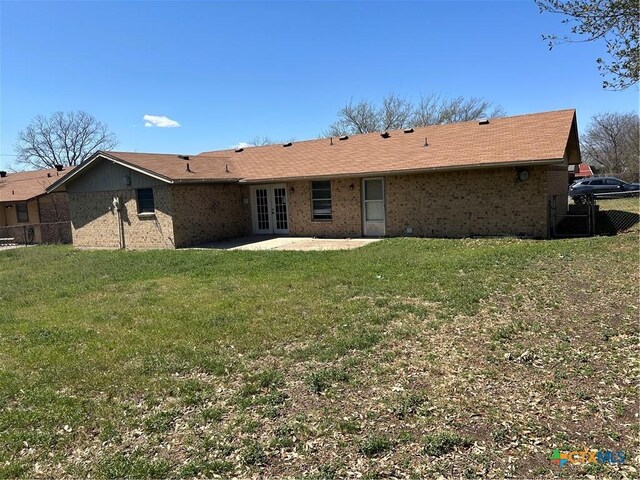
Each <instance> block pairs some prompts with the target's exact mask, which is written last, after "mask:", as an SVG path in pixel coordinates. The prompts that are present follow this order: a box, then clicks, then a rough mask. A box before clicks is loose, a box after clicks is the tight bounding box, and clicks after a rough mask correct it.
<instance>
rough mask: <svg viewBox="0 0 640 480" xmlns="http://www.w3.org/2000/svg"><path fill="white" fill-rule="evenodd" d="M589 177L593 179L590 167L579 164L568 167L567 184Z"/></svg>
mask: <svg viewBox="0 0 640 480" xmlns="http://www.w3.org/2000/svg"><path fill="white" fill-rule="evenodd" d="M589 177H593V170H591V166H590V165H587V164H586V163H580V164H579V165H570V166H569V184H572V183H573V182H575V181H578V180H581V179H583V178H589Z"/></svg>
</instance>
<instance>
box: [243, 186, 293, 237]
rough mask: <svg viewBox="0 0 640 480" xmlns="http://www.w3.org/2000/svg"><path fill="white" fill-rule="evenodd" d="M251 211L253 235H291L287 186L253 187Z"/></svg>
mask: <svg viewBox="0 0 640 480" xmlns="http://www.w3.org/2000/svg"><path fill="white" fill-rule="evenodd" d="M251 210H252V216H253V233H256V234H259V235H265V234H266V235H269V234H279V235H281V234H287V233H289V211H288V204H287V186H286V185H284V184H278V185H260V186H256V187H251Z"/></svg>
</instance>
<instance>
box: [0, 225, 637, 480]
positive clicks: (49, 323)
mask: <svg viewBox="0 0 640 480" xmlns="http://www.w3.org/2000/svg"><path fill="white" fill-rule="evenodd" d="M638 280H639V278H638V239H637V231H634V232H628V233H625V234H623V235H619V236H616V237H600V238H591V239H576V240H562V241H522V240H516V239H500V240H428V239H427V240H420V239H398V240H385V241H383V242H379V243H377V244H374V245H371V246H367V247H365V248H361V249H358V250H353V251H347V252H210V251H201V252H78V251H74V250H73V249H71V248H68V247H43V248H30V249H21V250H12V251H7V252H3V253H1V254H0V304H1V305H2V309H1V310H0V477H64V476H71V477H80V476H87V475H91V476H97V477H110V478H121V477H136V478H137V477H155V478H162V477H185V478H186V477H189V478H190V477H207V478H211V477H218V478H220V477H222V478H227V477H234V476H235V477H242V478H246V477H255V476H264V477H301V476H309V477H313V478H344V477H359V478H360V477H363V478H376V477H391V476H392V477H414V478H421V477H438V476H443V477H471V478H473V477H505V476H507V477H516V478H532V477H545V476H547V477H554V476H562V477H573V476H576V477H582V476H584V475H587V476H589V477H591V478H596V477H602V476H606V477H613V478H616V477H619V478H627V477H628V478H634V477H636V478H637V476H638V474H637V468H638V441H637V439H638V433H639V432H638V401H637V400H638V392H637V378H638V374H639V373H640V371H639V365H638V306H639V305H638V303H639V302H638ZM585 447H587V448H594V449H609V450H615V451H618V450H624V451H625V452H626V462H625V463H624V464H623V465H595V464H589V465H585V466H573V465H568V466H565V467H562V468H560V467H559V466H557V465H553V464H552V463H551V462H550V460H549V457H550V456H551V453H552V451H553V450H554V449H555V448H558V449H561V450H582V449H584V448H585Z"/></svg>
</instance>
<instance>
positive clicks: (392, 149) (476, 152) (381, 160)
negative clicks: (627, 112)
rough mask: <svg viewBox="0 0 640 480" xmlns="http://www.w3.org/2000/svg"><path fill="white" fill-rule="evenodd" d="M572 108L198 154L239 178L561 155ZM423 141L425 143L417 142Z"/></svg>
mask: <svg viewBox="0 0 640 480" xmlns="http://www.w3.org/2000/svg"><path fill="white" fill-rule="evenodd" d="M574 116H575V110H560V111H556V112H547V113H538V114H531V115H521V116H516V117H506V118H495V119H491V120H490V122H489V124H487V125H479V122H478V121H473V122H464V123H452V124H448V125H434V126H429V127H423V128H415V129H414V131H413V133H403V131H402V130H397V131H392V132H389V133H390V136H389V137H388V138H383V137H381V136H380V134H379V133H368V134H363V135H354V136H352V137H350V138H349V139H347V140H338V139H337V138H334V139H333V145H330V140H329V139H320V140H310V141H305V142H297V143H296V142H294V143H293V145H292V146H291V147H283V146H282V145H271V146H265V147H252V148H247V149H245V150H244V151H243V152H241V153H234V151H233V150H227V151H220V152H204V153H202V154H201V155H206V156H211V157H218V156H220V157H225V158H227V159H228V158H232V159H233V160H234V162H233V165H234V167H235V169H236V171H237V172H238V174H239V176H241V177H242V178H243V179H245V180H246V181H260V180H272V179H286V178H304V177H321V176H335V175H359V174H362V175H371V174H376V173H387V172H402V171H416V170H430V169H445V168H464V167H481V166H488V165H493V164H508V163H516V162H536V161H545V160H546V161H548V160H558V159H562V158H563V156H564V154H565V149H566V147H567V143H568V140H569V133H570V130H571V126H572V122H573V120H574ZM425 138H426V139H427V143H428V146H427V147H425V146H424V144H425Z"/></svg>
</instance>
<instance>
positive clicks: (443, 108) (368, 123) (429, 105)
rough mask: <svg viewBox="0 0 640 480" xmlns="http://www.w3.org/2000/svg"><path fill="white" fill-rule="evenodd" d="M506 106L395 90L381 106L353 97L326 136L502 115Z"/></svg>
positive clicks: (477, 99)
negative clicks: (403, 95) (414, 97)
mask: <svg viewBox="0 0 640 480" xmlns="http://www.w3.org/2000/svg"><path fill="white" fill-rule="evenodd" d="M504 115H505V112H504V110H503V109H502V107H500V106H494V105H493V104H492V103H491V102H490V101H488V100H484V99H481V98H476V97H471V98H468V99H465V98H464V97H456V98H452V99H448V98H445V97H441V96H440V95H428V96H421V97H420V100H419V101H418V102H417V103H415V104H414V102H413V101H411V100H410V99H406V98H401V97H399V96H397V95H395V94H393V93H391V94H389V95H387V96H385V97H384V98H383V99H382V103H381V105H380V107H376V105H375V104H374V103H373V102H371V101H369V100H364V99H363V100H360V101H359V102H358V103H354V102H353V100H350V101H349V103H348V104H347V105H345V106H344V107H342V108H341V109H340V110H339V111H338V120H336V121H335V122H334V123H332V124H331V125H329V128H328V129H327V130H325V131H324V132H322V133H323V136H326V137H329V136H331V137H337V136H341V135H353V134H358V133H369V132H377V131H384V130H396V129H401V128H406V127H424V126H426V125H438V124H442V123H452V122H465V121H469V120H475V119H477V118H482V117H503V116H504Z"/></svg>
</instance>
